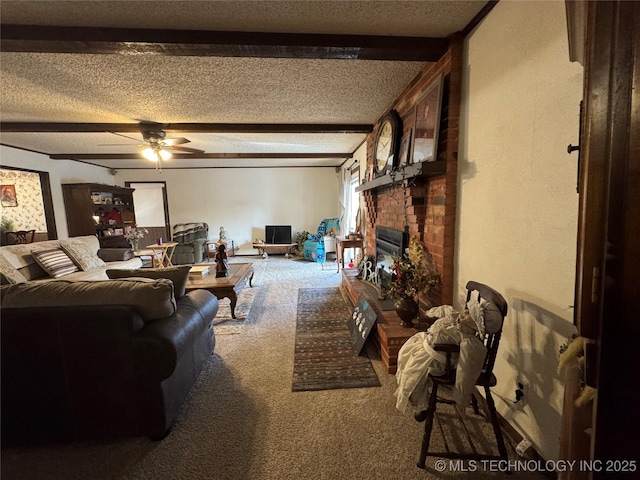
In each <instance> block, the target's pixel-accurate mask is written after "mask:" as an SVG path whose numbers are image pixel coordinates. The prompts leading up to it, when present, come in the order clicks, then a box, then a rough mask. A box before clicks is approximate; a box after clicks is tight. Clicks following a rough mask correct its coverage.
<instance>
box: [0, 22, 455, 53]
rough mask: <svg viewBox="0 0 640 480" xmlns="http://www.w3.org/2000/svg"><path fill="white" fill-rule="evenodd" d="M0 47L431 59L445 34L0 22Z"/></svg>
mask: <svg viewBox="0 0 640 480" xmlns="http://www.w3.org/2000/svg"><path fill="white" fill-rule="evenodd" d="M0 37H1V38H2V51H4V52H45V53H76V54H118V55H141V54H145V55H174V56H215V57H258V58H311V59H346V60H393V61H415V62H435V61H437V60H439V59H440V57H442V55H444V53H445V52H446V51H447V43H448V40H447V39H446V38H433V37H396V36H377V35H332V34H306V33H270V32H216V31H207V30H171V29H151V28H150V29H137V28H97V27H65V26H51V25H2V30H1V31H0Z"/></svg>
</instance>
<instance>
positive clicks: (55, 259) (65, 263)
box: [31, 248, 78, 278]
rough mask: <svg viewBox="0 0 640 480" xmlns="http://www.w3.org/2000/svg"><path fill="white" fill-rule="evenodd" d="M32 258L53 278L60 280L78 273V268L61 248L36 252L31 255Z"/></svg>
mask: <svg viewBox="0 0 640 480" xmlns="http://www.w3.org/2000/svg"><path fill="white" fill-rule="evenodd" d="M31 256H32V257H33V258H34V260H35V261H36V262H38V265H40V266H41V267H42V269H43V270H44V271H45V272H47V273H48V274H49V276H50V277H53V278H60V277H63V276H64V275H69V274H70V273H73V272H77V271H78V266H77V265H76V264H75V263H73V260H71V259H70V258H69V256H68V255H67V254H66V253H65V252H63V251H62V249H60V248H52V249H49V250H36V251H34V252H32V253H31Z"/></svg>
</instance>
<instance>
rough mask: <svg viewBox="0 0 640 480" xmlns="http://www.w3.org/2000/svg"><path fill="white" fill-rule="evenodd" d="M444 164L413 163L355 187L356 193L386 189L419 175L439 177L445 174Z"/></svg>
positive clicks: (440, 162)
mask: <svg viewBox="0 0 640 480" xmlns="http://www.w3.org/2000/svg"><path fill="white" fill-rule="evenodd" d="M446 166H447V165H446V162H443V161H437V162H422V163H414V164H413V165H407V166H406V167H405V168H404V171H402V170H395V171H394V172H392V173H388V174H386V175H382V176H380V177H378V178H375V179H373V180H372V181H370V182H366V183H363V184H362V185H359V186H357V187H356V192H364V191H366V190H373V189H375V188H381V187H388V186H392V185H395V184H398V183H400V182H402V180H407V179H409V178H414V177H417V176H420V175H425V176H430V175H441V174H443V173H445V172H446Z"/></svg>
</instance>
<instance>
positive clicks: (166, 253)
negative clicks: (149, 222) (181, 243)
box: [146, 242, 178, 268]
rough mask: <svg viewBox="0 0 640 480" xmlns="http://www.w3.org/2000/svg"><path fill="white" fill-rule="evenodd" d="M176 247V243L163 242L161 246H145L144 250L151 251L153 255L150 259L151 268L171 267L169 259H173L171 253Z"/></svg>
mask: <svg viewBox="0 0 640 480" xmlns="http://www.w3.org/2000/svg"><path fill="white" fill-rule="evenodd" d="M176 245H178V242H164V243H162V244H155V245H147V247H146V248H148V249H149V250H152V251H153V253H154V255H153V256H152V257H151V260H152V262H153V265H152V268H162V267H173V263H171V257H173V251H174V250H175V249H176ZM156 265H157V266H156Z"/></svg>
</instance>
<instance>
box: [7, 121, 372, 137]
mask: <svg viewBox="0 0 640 480" xmlns="http://www.w3.org/2000/svg"><path fill="white" fill-rule="evenodd" d="M148 125H151V124H148ZM153 126H154V127H157V128H160V129H162V130H164V131H165V132H171V133H365V134H366V133H371V132H372V131H373V125H370V124H323V123H266V124H265V123H157V124H153ZM0 131H2V132H23V133H30V132H33V133H35V132H38V133H96V132H120V133H140V124H139V123H60V122H58V123H56V122H53V123H52V122H0Z"/></svg>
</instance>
